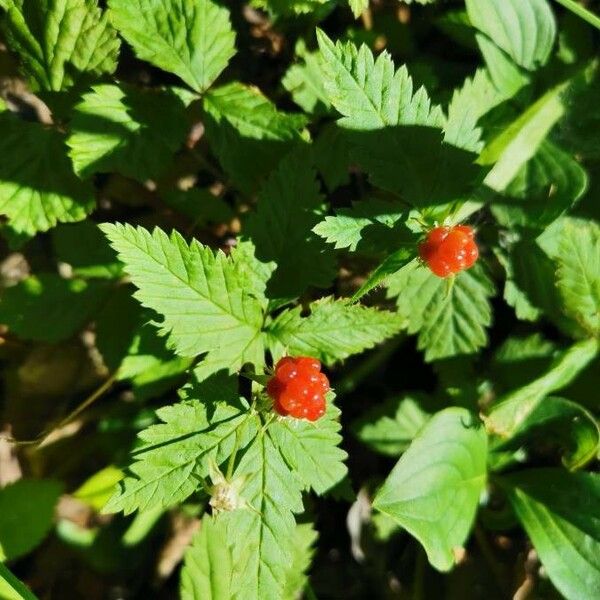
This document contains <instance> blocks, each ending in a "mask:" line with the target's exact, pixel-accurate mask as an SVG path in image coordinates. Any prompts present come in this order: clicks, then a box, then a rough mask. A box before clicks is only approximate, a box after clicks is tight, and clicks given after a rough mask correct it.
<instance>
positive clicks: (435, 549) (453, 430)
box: [373, 408, 487, 571]
mask: <svg viewBox="0 0 600 600" xmlns="http://www.w3.org/2000/svg"><path fill="white" fill-rule="evenodd" d="M486 459H487V436H486V433H485V429H484V428H483V427H482V426H481V424H480V423H479V422H478V421H477V420H476V419H475V418H474V417H473V415H472V414H471V413H469V412H468V411H467V410H465V409H462V408H447V409H445V410H443V411H441V412H439V413H437V414H436V415H434V416H433V417H432V418H431V420H430V421H429V423H428V424H427V425H426V426H425V427H424V428H423V430H422V431H421V433H420V434H419V435H418V436H417V437H416V438H415V440H414V441H413V443H412V444H411V445H410V447H409V448H408V450H407V451H406V452H405V453H404V454H403V455H402V457H401V458H400V460H399V461H398V463H397V464H396V466H395V467H394V468H393V470H392V472H391V473H390V475H389V476H388V478H387V479H386V480H385V482H384V484H383V486H382V487H381V489H380V490H379V491H378V492H377V495H376V496H375V499H374V500H373V507H374V508H375V509H377V510H378V511H380V512H382V513H385V514H387V515H389V516H390V517H391V518H392V519H394V520H395V521H396V522H397V523H398V524H399V525H400V526H401V527H404V528H405V529H406V530H407V531H408V532H409V533H411V534H412V535H414V536H415V537H416V538H417V539H418V540H419V541H420V542H421V544H423V547H424V548H425V551H426V552H427V557H428V558H429V562H430V563H431V564H432V565H433V566H434V567H435V568H436V569H438V570H440V571H449V570H450V569H451V568H452V566H453V565H454V554H453V551H456V550H458V549H460V548H462V546H463V545H464V543H465V540H466V539H467V536H468V535H469V531H470V529H471V526H472V524H473V521H474V519H475V513H476V510H477V505H478V503H479V497H480V496H481V493H482V492H483V490H484V488H485V483H486V477H487V470H486Z"/></svg>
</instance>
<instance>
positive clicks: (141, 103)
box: [68, 85, 188, 181]
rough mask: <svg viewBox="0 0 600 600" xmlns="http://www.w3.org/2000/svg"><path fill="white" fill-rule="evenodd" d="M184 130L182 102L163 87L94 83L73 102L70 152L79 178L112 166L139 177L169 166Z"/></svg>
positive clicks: (106, 169)
mask: <svg viewBox="0 0 600 600" xmlns="http://www.w3.org/2000/svg"><path fill="white" fill-rule="evenodd" d="M165 121H167V122H168V126H167V127H165V126H164V123H165ZM187 129H188V122H187V119H186V106H185V104H184V102H183V100H182V99H181V98H179V96H177V95H176V94H175V93H173V92H171V91H169V90H167V91H160V92H155V91H140V90H136V89H134V88H132V87H130V86H125V85H121V86H114V85H98V86H95V87H94V88H92V90H91V91H90V92H89V93H87V94H85V95H84V96H83V100H82V102H81V103H79V104H78V105H77V106H76V107H75V113H74V116H73V120H72V130H73V133H72V134H71V136H70V137H69V139H68V144H69V146H70V148H71V150H70V156H71V158H72V159H73V164H74V166H75V169H76V171H77V172H78V173H79V174H80V175H81V176H82V177H90V176H91V175H93V174H95V173H105V172H112V171H116V172H119V173H121V174H123V175H126V176H130V177H133V178H135V179H139V180H142V181H143V180H144V179H148V178H151V177H156V176H158V175H160V174H162V173H163V172H164V171H165V169H166V168H168V167H169V164H170V162H171V161H172V158H173V155H174V153H175V152H176V151H177V150H178V148H179V147H180V146H181V145H182V144H183V141H184V139H185V135H186V133H187Z"/></svg>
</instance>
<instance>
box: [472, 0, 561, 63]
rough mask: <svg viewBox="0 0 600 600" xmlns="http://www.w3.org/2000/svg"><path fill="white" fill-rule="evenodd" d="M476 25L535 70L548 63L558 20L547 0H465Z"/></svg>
mask: <svg viewBox="0 0 600 600" xmlns="http://www.w3.org/2000/svg"><path fill="white" fill-rule="evenodd" d="M466 4H467V12H468V15H469V19H470V21H471V23H472V24H473V26H474V27H475V28H477V29H478V30H479V31H481V32H482V33H484V34H485V35H486V36H487V37H488V38H489V39H490V40H492V41H493V42H494V44H496V45H497V46H498V47H499V48H501V49H502V50H504V51H505V52H506V53H507V54H508V55H509V56H510V57H511V58H512V59H513V60H514V61H515V62H516V63H517V64H518V65H520V66H522V67H524V68H525V69H528V70H530V71H533V70H535V69H537V68H539V67H540V66H542V65H544V64H546V62H547V61H548V59H549V57H550V52H551V51H552V47H553V45H554V40H555V38H556V21H555V20H554V15H553V13H552V10H551V9H550V5H549V4H548V2H547V1H546V0H527V2H523V1H522V0H466Z"/></svg>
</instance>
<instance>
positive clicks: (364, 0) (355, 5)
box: [348, 0, 369, 19]
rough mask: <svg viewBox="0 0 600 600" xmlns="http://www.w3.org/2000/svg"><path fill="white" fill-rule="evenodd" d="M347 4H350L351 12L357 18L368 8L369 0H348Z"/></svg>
mask: <svg viewBox="0 0 600 600" xmlns="http://www.w3.org/2000/svg"><path fill="white" fill-rule="evenodd" d="M348 4H349V5H350V8H351V9H352V13H353V14H354V16H355V18H357V19H358V17H360V15H361V14H362V13H363V11H365V10H367V8H369V0H348Z"/></svg>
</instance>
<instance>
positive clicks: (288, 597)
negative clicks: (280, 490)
mask: <svg viewBox="0 0 600 600" xmlns="http://www.w3.org/2000/svg"><path fill="white" fill-rule="evenodd" d="M317 537H318V533H317V532H316V531H315V530H314V528H313V526H312V524H311V523H302V524H300V525H296V529H295V530H294V541H293V543H292V545H291V546H292V560H291V562H290V565H289V568H288V573H287V578H286V581H285V588H284V590H283V593H282V595H281V597H282V599H283V600H297V598H300V597H301V595H302V592H303V590H304V588H305V586H306V583H307V581H308V577H307V576H306V572H307V571H308V569H309V567H310V563H311V561H312V558H313V555H314V553H315V548H314V547H313V546H314V543H315V542H316V540H317Z"/></svg>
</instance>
